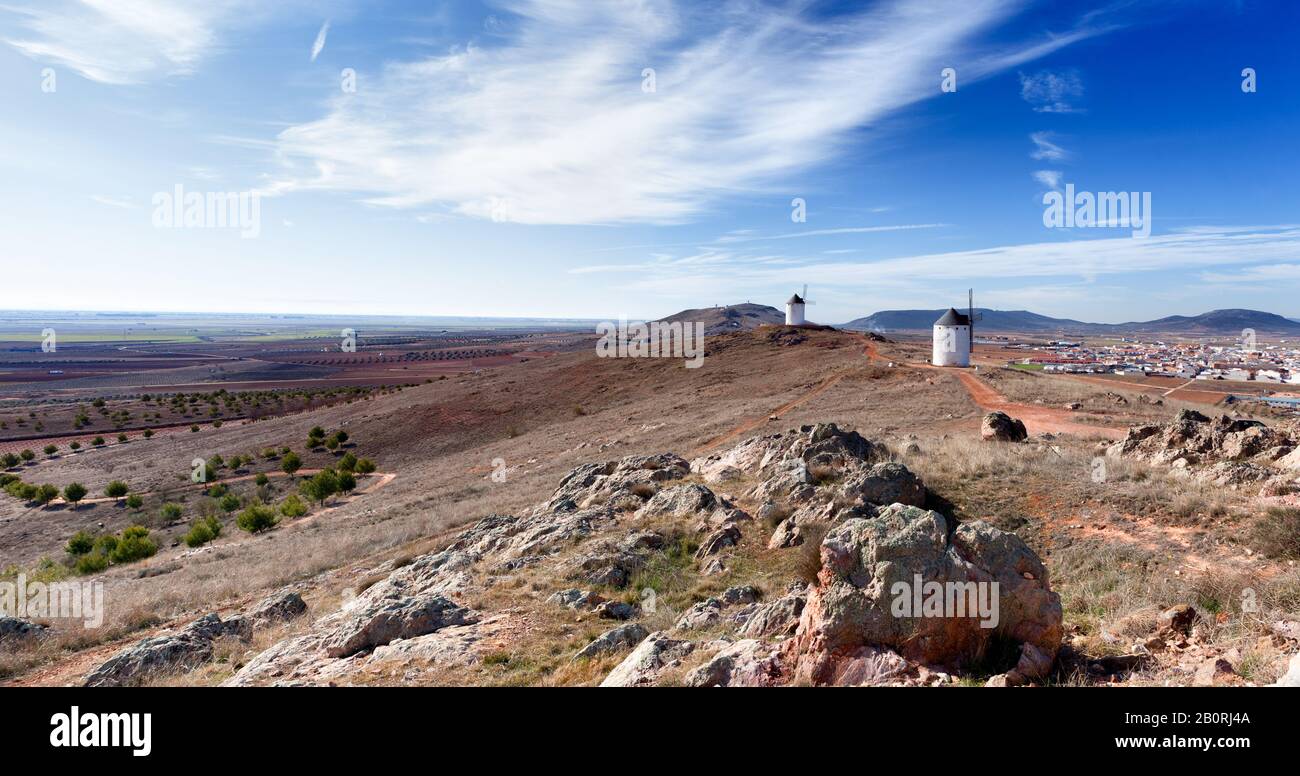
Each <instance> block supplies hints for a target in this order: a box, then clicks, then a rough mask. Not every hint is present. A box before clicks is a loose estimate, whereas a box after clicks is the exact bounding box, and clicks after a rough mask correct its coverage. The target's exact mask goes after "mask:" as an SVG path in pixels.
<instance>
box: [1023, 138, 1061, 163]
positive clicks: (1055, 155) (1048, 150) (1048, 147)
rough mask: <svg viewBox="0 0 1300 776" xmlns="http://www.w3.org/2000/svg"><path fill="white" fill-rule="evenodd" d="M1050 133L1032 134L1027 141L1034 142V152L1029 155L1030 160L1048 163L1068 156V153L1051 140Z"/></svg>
mask: <svg viewBox="0 0 1300 776" xmlns="http://www.w3.org/2000/svg"><path fill="white" fill-rule="evenodd" d="M1052 137H1053V136H1052V133H1051V132H1034V133H1033V134H1031V135H1030V136H1029V139H1030V140H1032V141H1033V142H1034V150H1033V152H1032V153H1030V154H1029V158H1030V159H1040V160H1043V161H1049V162H1059V161H1062V160H1064V159H1066V158H1068V157H1069V156H1070V152H1069V151H1066V150H1065V149H1064V148H1062V147H1060V146H1059V145H1057V144H1056V143H1055V142H1054V141H1053V140H1052Z"/></svg>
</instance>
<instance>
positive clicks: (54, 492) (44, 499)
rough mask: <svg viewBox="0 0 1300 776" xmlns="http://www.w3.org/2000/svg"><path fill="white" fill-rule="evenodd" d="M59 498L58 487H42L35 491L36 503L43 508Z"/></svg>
mask: <svg viewBox="0 0 1300 776" xmlns="http://www.w3.org/2000/svg"><path fill="white" fill-rule="evenodd" d="M58 497H59V486H58V485H42V486H40V487H39V488H37V489H36V503H38V504H40V505H41V506H45V505H46V504H48V503H50V502H51V501H53V500H54V499H56V498H58Z"/></svg>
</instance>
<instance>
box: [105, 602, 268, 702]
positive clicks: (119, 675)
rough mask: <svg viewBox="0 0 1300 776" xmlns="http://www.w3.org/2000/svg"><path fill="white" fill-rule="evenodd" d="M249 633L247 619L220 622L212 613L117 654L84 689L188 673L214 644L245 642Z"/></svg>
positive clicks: (206, 657)
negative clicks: (228, 640)
mask: <svg viewBox="0 0 1300 776" xmlns="http://www.w3.org/2000/svg"><path fill="white" fill-rule="evenodd" d="M252 632H253V628H252V623H251V622H250V621H249V620H248V619H247V618H244V617H231V618H229V619H226V620H223V619H221V617H220V616H218V615H217V614H216V613H215V612H214V613H212V614H208V615H205V616H203V617H200V618H199V619H197V620H195V621H194V622H192V623H190V624H189V625H187V626H185V627H184V628H183V629H181V630H180V631H179V632H177V633H170V634H165V635H161V636H154V637H151V638H147V639H144V640H142V641H139V642H136V643H135V644H133V645H131V646H130V647H127V648H126V649H124V650H122V651H121V652H118V653H117V654H116V655H114V656H113V657H111V658H109V659H108V660H106V661H105V662H103V663H101V664H100V665H99V666H98V667H96V668H95V669H94V670H93V671H91V672H90V674H89V675H87V676H86V680H85V686H86V687H117V686H122V685H132V684H138V683H140V682H142V681H144V680H145V679H147V678H149V677H150V676H154V675H157V674H160V673H167V672H180V671H188V670H192V669H194V668H197V667H198V666H200V665H202V664H204V663H207V662H208V661H210V660H211V659H212V642H213V641H214V640H216V639H219V638H222V637H234V638H238V639H240V640H243V641H247V640H249V639H250V638H251V637H252Z"/></svg>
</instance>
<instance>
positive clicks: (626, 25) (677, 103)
mask: <svg viewBox="0 0 1300 776" xmlns="http://www.w3.org/2000/svg"><path fill="white" fill-rule="evenodd" d="M502 5H503V6H504V9H503V10H504V11H505V12H509V13H510V14H512V15H511V16H510V20H511V22H510V24H509V25H508V27H507V29H508V32H507V33H503V34H502V35H501V36H500V38H499V39H496V38H494V39H493V40H492V41H491V44H492V45H491V47H482V48H480V47H477V46H469V47H467V48H464V49H458V50H456V51H453V52H452V53H449V54H447V55H445V56H437V57H432V58H428V59H423V60H419V61H413V62H399V63H393V64H390V65H388V66H387V67H385V68H384V69H383V70H382V71H380V72H376V73H370V74H366V78H365V79H364V84H363V86H362V87H361V88H360V89H359V90H358V91H357V93H355V94H341V95H338V96H337V97H335V98H334V99H333V100H332V103H331V105H330V109H329V112H328V114H327V115H326V116H324V117H323V118H321V119H320V120H318V121H313V122H311V123H307V124H302V125H299V126H295V127H292V128H290V129H288V130H285V131H284V132H282V133H281V135H280V137H279V152H280V158H281V160H282V161H284V163H285V164H286V170H285V172H283V173H282V175H281V181H280V182H278V184H277V185H274V186H271V187H269V189H268V190H269V191H280V192H287V191H293V190H304V189H321V190H336V191H350V192H358V193H361V194H364V195H366V196H367V198H368V201H370V202H372V203H376V204H381V205H388V206H395V207H417V206H429V205H439V206H445V207H448V208H449V209H450V210H451V211H452V212H456V213H459V214H463V215H470V216H474V217H481V218H488V217H491V215H492V212H493V210H494V209H495V210H497V211H498V212H501V211H506V212H508V213H509V219H510V220H512V221H518V222H523V223H532V224H575V223H584V224H589V223H627V222H648V223H677V222H682V221H685V220H687V219H689V218H691V217H693V216H695V215H697V214H699V213H701V212H704V211H706V210H707V209H708V208H709V207H710V206H711V205H712V204H713V203H714V202H715V201H716V200H717V199H719V198H721V197H723V196H726V195H727V194H731V193H734V192H738V191H756V190H761V189H763V188H764V187H766V186H768V185H770V184H772V183H773V181H774V180H775V179H776V178H777V177H778V176H781V175H784V174H788V173H791V172H793V171H798V170H802V169H806V168H808V167H810V166H813V165H817V164H820V163H825V162H827V161H829V160H831V159H833V158H834V157H835V156H836V154H837V152H838V151H839V150H840V146H841V143H842V142H843V141H845V140H846V139H847V135H848V133H849V132H850V131H852V130H854V129H858V128H861V127H864V126H870V125H871V124H873V123H874V122H877V121H879V120H881V119H883V118H885V117H886V116H888V115H889V114H890V113H891V112H893V111H895V110H897V109H898V108H900V107H902V106H904V105H906V104H908V103H911V102H914V101H917V100H920V99H924V98H926V97H930V96H934V95H937V94H938V93H939V87H938V76H937V74H938V73H939V71H940V70H941V69H942V67H944V66H946V65H947V64H948V63H950V62H953V61H958V60H959V59H961V58H963V57H966V58H969V59H970V60H971V61H976V62H983V63H985V64H983V65H980V66H978V67H974V68H973V69H975V70H976V72H978V73H983V72H984V71H989V70H991V65H989V64H987V63H989V62H997V61H1012V60H1005V57H1007V56H1011V55H1000V56H1002V57H1003V59H999V58H998V57H995V56H993V55H990V54H987V53H984V52H979V51H974V50H973V49H974V48H975V46H974V44H973V41H974V39H975V38H976V37H977V36H978V35H979V34H980V33H981V32H983V31H986V30H987V29H988V28H989V27H991V26H992V25H994V24H996V23H998V22H1000V21H1003V20H1005V19H1006V18H1007V17H1008V16H1009V15H1010V14H1011V13H1013V12H1014V11H1015V10H1016V9H1017V8H1018V6H1019V4H1018V3H1016V2H1012V1H1011V0H951V1H950V2H941V3H927V4H924V6H923V5H922V4H917V3H910V2H888V3H881V4H878V5H876V6H873V7H872V8H871V9H869V10H866V11H862V12H859V13H857V14H855V15H843V16H839V17H837V18H835V19H834V20H833V21H819V20H816V19H813V18H811V17H809V16H806V15H803V14H802V13H801V12H800V11H797V10H789V9H777V8H773V7H771V6H768V5H761V4H757V3H738V4H735V5H731V6H727V7H726V8H725V10H723V11H719V10H718V9H716V8H711V9H708V10H702V9H699V8H697V7H694V6H692V5H690V4H687V3H684V2H683V3H678V2H674V0H611V1H610V2H602V3H592V2H586V1H585V0H506V1H505V2H503V3H502ZM1087 34H1091V33H1089V32H1086V31H1082V32H1081V31H1076V32H1074V33H1071V34H1070V35H1068V36H1063V37H1060V38H1052V39H1051V40H1050V41H1049V43H1048V44H1042V43H1035V45H1034V46H1033V47H1032V50H1034V51H1036V52H1037V51H1041V52H1042V53H1046V52H1047V51H1049V50H1054V49H1055V48H1059V46H1061V45H1065V44H1066V42H1067V41H1069V40H1076V39H1078V38H1079V37H1081V36H1086V35H1087ZM1024 56H1028V55H1027V54H1025V53H1024V50H1022V51H1020V52H1018V53H1017V54H1016V55H1015V56H1014V57H1013V60H1014V61H1020V58H1022V57H1024ZM646 67H652V68H654V69H655V80H656V89H655V91H654V92H653V93H645V92H643V90H642V70H643V68H646ZM981 68H982V69H981Z"/></svg>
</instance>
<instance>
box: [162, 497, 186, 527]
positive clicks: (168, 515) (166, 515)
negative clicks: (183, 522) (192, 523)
mask: <svg viewBox="0 0 1300 776" xmlns="http://www.w3.org/2000/svg"><path fill="white" fill-rule="evenodd" d="M184 512H185V510H184V509H182V508H181V505H180V504H176V503H174V502H170V501H169V502H167V503H166V504H163V505H162V507H161V508H159V510H158V516H159V517H161V518H162V520H163V522H164V523H174V522H176V521H177V520H180V519H181V515H182V514H184Z"/></svg>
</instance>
